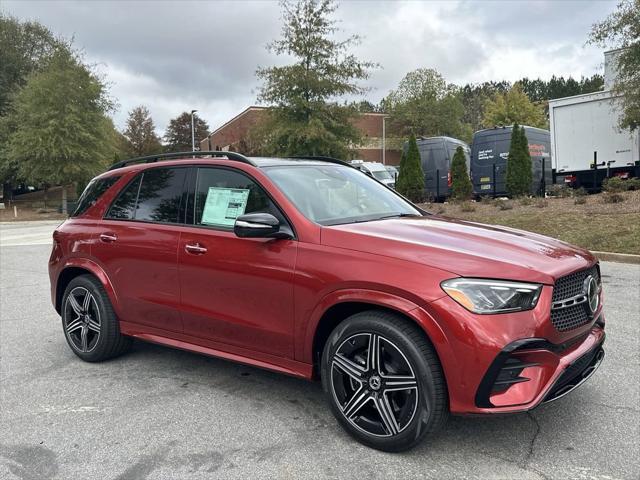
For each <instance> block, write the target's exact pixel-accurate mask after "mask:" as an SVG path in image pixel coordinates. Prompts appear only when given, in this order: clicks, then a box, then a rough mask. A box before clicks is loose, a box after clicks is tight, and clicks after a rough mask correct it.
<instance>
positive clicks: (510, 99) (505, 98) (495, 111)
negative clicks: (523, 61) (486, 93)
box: [483, 84, 547, 128]
mask: <svg viewBox="0 0 640 480" xmlns="http://www.w3.org/2000/svg"><path fill="white" fill-rule="evenodd" d="M513 123H519V124H521V125H529V126H531V127H538V128H546V127H547V120H546V118H545V116H544V112H543V109H542V107H540V106H539V105H535V104H533V103H532V102H531V101H530V100H529V98H528V97H527V96H526V95H525V94H524V92H523V91H522V87H521V86H520V85H519V84H515V85H514V86H513V87H511V89H510V90H509V91H508V92H506V93H502V94H501V93H498V94H496V95H495V97H494V98H493V99H490V100H487V102H486V104H485V112H484V120H483V124H484V127H485V128H491V127H494V126H497V125H511V124H513Z"/></svg>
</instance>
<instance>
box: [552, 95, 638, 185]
mask: <svg viewBox="0 0 640 480" xmlns="http://www.w3.org/2000/svg"><path fill="white" fill-rule="evenodd" d="M619 109H620V98H619V97H616V96H615V95H614V93H613V92H612V91H610V90H608V91H603V92H595V93H587V94H584V95H576V96H574V97H566V98H558V99H555V100H549V123H550V130H551V158H552V165H553V169H554V174H555V179H556V182H557V183H562V182H564V183H566V184H569V185H571V186H573V187H584V188H586V189H588V190H599V189H600V188H601V185H602V181H603V180H604V179H605V178H606V177H607V176H619V177H623V178H626V177H631V176H636V177H638V176H640V132H638V130H636V131H635V132H630V131H628V130H621V129H620V128H619V127H618V117H619V115H620V110H619ZM594 152H595V157H596V163H595V165H596V167H595V168H594V166H593V165H594Z"/></svg>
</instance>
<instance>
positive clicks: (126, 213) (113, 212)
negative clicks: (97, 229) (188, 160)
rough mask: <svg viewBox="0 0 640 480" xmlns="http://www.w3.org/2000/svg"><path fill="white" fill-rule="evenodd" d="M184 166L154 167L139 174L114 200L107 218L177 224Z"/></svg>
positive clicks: (182, 195) (184, 175)
mask: <svg viewBox="0 0 640 480" xmlns="http://www.w3.org/2000/svg"><path fill="white" fill-rule="evenodd" d="M187 171H188V170H187V169H186V168H154V169H151V170H146V171H145V172H143V173H142V174H140V175H138V177H136V179H135V180H134V181H133V182H131V183H130V184H129V185H128V186H127V187H126V188H125V189H124V190H123V192H122V193H121V194H120V196H119V197H118V198H117V199H116V201H115V202H114V203H113V205H112V206H111V208H110V209H109V212H108V213H107V218H112V219H121V220H140V221H147V222H158V223H180V219H179V214H180V207H181V204H182V199H183V197H184V189H185V180H186V176H187Z"/></svg>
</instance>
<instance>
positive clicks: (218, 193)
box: [200, 187, 249, 227]
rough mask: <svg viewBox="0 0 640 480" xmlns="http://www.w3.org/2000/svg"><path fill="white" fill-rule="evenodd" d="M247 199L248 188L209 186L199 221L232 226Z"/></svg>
mask: <svg viewBox="0 0 640 480" xmlns="http://www.w3.org/2000/svg"><path fill="white" fill-rule="evenodd" d="M248 199H249V190H248V189H242V188H220V187H209V193H207V199H206V200H205V202H204V209H203V210H202V220H201V221H200V223H201V224H202V225H215V226H222V227H233V224H234V223H235V221H236V218H237V217H239V216H240V215H242V214H244V210H245V208H247V200H248Z"/></svg>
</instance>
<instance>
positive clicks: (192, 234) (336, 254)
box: [49, 159, 604, 414]
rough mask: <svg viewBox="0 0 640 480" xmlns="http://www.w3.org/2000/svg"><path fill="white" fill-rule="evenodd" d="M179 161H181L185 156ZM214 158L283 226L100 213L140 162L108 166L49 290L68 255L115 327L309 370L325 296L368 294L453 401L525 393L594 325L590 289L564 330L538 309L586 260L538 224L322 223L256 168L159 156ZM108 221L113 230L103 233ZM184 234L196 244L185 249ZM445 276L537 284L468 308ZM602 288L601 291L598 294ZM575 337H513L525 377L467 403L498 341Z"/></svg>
mask: <svg viewBox="0 0 640 480" xmlns="http://www.w3.org/2000/svg"><path fill="white" fill-rule="evenodd" d="M187 162H188V163H187ZM185 164H188V165H193V166H198V165H221V166H225V167H229V168H235V169H237V170H239V171H242V172H244V173H245V174H247V175H249V176H250V177H252V178H253V179H254V180H255V181H256V182H257V183H259V184H260V185H261V186H262V187H263V188H264V189H265V190H266V191H267V192H269V194H270V195H271V197H272V199H273V200H274V202H275V203H276V204H277V205H278V206H279V207H280V209H281V210H282V212H283V213H284V214H285V216H286V217H287V219H288V220H289V222H290V223H291V226H292V228H293V230H294V232H295V238H294V239H289V240H273V239H269V240H267V239H247V238H244V239H243V238H237V237H236V236H235V235H234V234H233V232H230V231H223V230H214V229H210V228H206V227H194V226H188V225H178V224H171V225H167V224H154V223H145V222H137V221H119V220H103V219H102V218H103V216H104V214H105V212H106V210H107V209H108V207H109V205H110V204H111V202H112V201H113V200H114V198H115V197H116V195H117V194H118V192H119V191H120V190H121V189H122V188H123V186H124V185H126V184H127V183H128V182H129V181H130V180H131V179H133V177H134V176H135V175H136V174H137V173H139V172H141V171H143V170H145V169H147V168H153V167H154V166H156V165H154V164H151V165H136V166H131V167H126V168H122V169H118V170H115V171H112V172H107V173H105V174H104V175H107V176H109V175H118V176H120V177H121V178H120V179H119V180H118V181H117V182H116V183H115V185H113V186H112V187H111V188H110V189H109V190H108V191H107V192H106V193H105V194H104V195H103V196H102V197H101V198H100V199H99V200H98V201H97V202H96V203H95V204H94V205H93V206H92V207H90V208H89V209H88V210H87V211H86V212H85V213H84V214H83V215H81V216H80V217H78V218H72V219H70V220H68V221H66V222H65V223H63V224H62V225H61V226H60V227H59V228H58V229H57V230H56V232H55V234H54V239H55V241H54V247H53V251H52V254H51V258H50V262H49V271H50V278H51V286H52V300H53V301H54V302H55V301H56V298H57V295H58V294H59V292H58V291H57V289H58V285H59V278H60V275H61V273H62V272H63V271H64V270H65V269H66V268H69V267H75V268H82V269H84V270H86V271H88V272H91V273H93V274H94V275H95V276H96V277H97V278H98V279H100V281H101V282H102V283H103V285H104V287H105V289H106V291H107V293H108V295H109V298H110V299H111V301H112V303H113V306H114V309H115V312H116V314H117V316H118V318H119V319H120V322H121V329H122V332H123V333H124V334H127V335H131V336H134V337H137V338H140V339H144V340H148V341H152V342H156V343H161V344H164V345H169V346H172V347H176V348H182V349H186V350H192V351H196V352H200V353H204V354H208V355H215V356H219V357H222V358H227V359H230V360H234V361H239V362H243V363H247V364H250V365H255V366H258V367H263V368H269V369H273V370H276V371H280V372H283V373H287V374H290V375H295V376H300V377H304V378H311V377H312V375H313V372H314V369H313V362H314V352H313V345H314V338H315V335H316V331H317V329H318V326H319V323H320V322H321V320H322V319H323V316H324V315H325V313H326V312H327V311H328V310H329V309H330V308H331V307H333V306H336V305H339V304H341V303H344V302H358V303H366V304H370V305H371V308H377V307H383V308H386V309H390V310H394V311H397V312H398V313H399V314H402V315H404V316H406V317H407V318H409V319H411V320H412V321H414V322H416V324H417V325H419V326H420V327H421V328H422V329H423V330H424V332H425V333H426V335H427V336H428V337H429V339H430V340H431V342H432V343H433V345H434V347H435V349H436V352H437V354H438V356H439V359H440V361H441V363H442V367H443V371H444V374H445V378H446V382H447V388H448V390H449V399H450V410H451V411H452V412H453V413H460V414H474V413H496V412H512V411H522V410H527V409H530V408H533V407H535V406H536V405H538V404H539V403H540V402H541V401H542V399H543V398H544V397H545V395H546V393H547V392H548V391H549V389H550V388H551V387H552V385H553V383H554V382H555V381H556V380H557V378H558V377H559V376H560V375H561V374H562V372H563V371H564V369H565V368H566V367H567V366H568V365H569V364H570V363H571V362H572V361H574V360H575V359H576V358H578V357H580V356H581V355H582V354H584V353H585V352H587V351H589V349H591V348H593V347H594V346H595V345H597V344H598V343H599V342H601V341H602V339H603V337H604V332H603V330H602V327H603V324H604V320H603V314H602V301H601V302H600V308H599V311H598V312H596V315H595V316H594V318H598V317H599V318H600V321H599V322H598V325H595V321H591V322H590V323H589V324H587V325H584V326H582V327H580V328H576V329H573V330H570V331H568V332H560V331H558V330H556V329H555V328H554V327H553V325H552V323H551V320H550V307H551V297H552V292H553V284H554V282H555V281H556V280H557V279H558V278H559V277H562V276H564V275H567V274H569V273H571V272H574V271H578V270H582V269H584V268H587V267H590V266H592V265H594V264H595V262H596V259H595V258H594V257H593V256H592V255H591V254H590V253H589V252H587V251H586V250H583V249H580V248H577V247H573V246H571V245H568V244H566V243H564V242H560V241H558V240H554V239H550V238H547V237H543V236H540V235H536V234H532V233H527V232H521V231H517V230H513V229H509V228H504V227H492V226H484V225H479V224H475V223H471V222H464V221H458V220H451V219H446V218H441V217H437V216H426V217H420V218H398V219H387V220H380V221H372V222H366V223H357V224H348V225H339V226H331V227H322V226H320V225H318V224H315V223H313V222H311V221H310V220H308V219H307V218H306V217H305V216H304V215H303V214H302V213H300V212H299V211H298V210H297V209H296V208H295V206H294V205H293V204H292V203H291V202H290V201H289V199H288V198H287V196H286V195H285V194H283V193H282V192H281V191H279V190H278V188H277V187H276V186H275V185H274V184H273V183H272V182H271V181H270V179H269V178H268V177H267V176H266V175H265V173H264V171H262V170H261V169H260V168H256V167H253V166H251V165H246V164H242V163H239V162H234V161H229V160H225V159H203V160H193V159H186V160H180V161H167V162H162V166H171V165H181V166H184V165H185ZM103 234H107V235H108V236H113V237H115V238H116V240H115V241H104V240H103V239H101V235H103ZM187 244H197V245H199V246H202V247H204V248H206V252H205V253H202V254H193V253H189V252H187V251H186V249H185V247H186V245H187ZM457 276H466V277H481V278H496V279H506V280H514V281H526V282H536V283H541V284H544V287H543V290H542V293H541V296H540V299H539V301H538V303H537V305H536V307H535V308H534V309H533V310H530V311H525V312H518V313H508V314H499V315H476V314H473V313H471V312H469V311H468V310H466V309H465V308H463V307H462V306H460V305H459V304H458V303H456V302H455V301H453V300H452V299H451V298H450V297H449V296H447V295H446V294H445V293H444V291H443V290H442V289H441V287H440V283H441V282H442V281H443V280H446V279H450V278H454V277H457ZM602 299H603V296H602V294H601V300H602ZM531 338H538V339H545V340H546V341H548V342H551V343H552V344H556V345H559V344H564V343H567V342H568V343H571V342H574V343H573V344H572V345H571V346H570V347H568V348H566V349H564V350H563V351H562V352H561V353H554V352H551V351H550V350H544V349H542V350H541V349H538V350H523V351H518V352H517V353H516V356H517V357H518V358H521V359H523V360H526V361H535V362H536V363H539V366H535V367H528V368H527V369H526V370H525V373H526V374H527V375H528V377H529V378H530V381H528V382H526V383H520V384H517V385H515V386H513V387H510V388H509V389H507V390H506V391H505V392H502V393H498V394H492V396H491V402H492V403H493V405H494V408H480V407H478V406H477V405H476V403H475V395H476V392H477V391H478V387H479V385H480V383H481V381H482V379H483V377H484V375H485V373H486V372H487V369H488V368H489V366H490V365H491V363H492V362H493V361H494V359H495V358H496V356H497V355H498V354H499V353H500V352H501V350H502V349H503V348H505V346H507V345H509V344H510V343H512V342H514V341H517V340H522V339H531Z"/></svg>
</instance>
